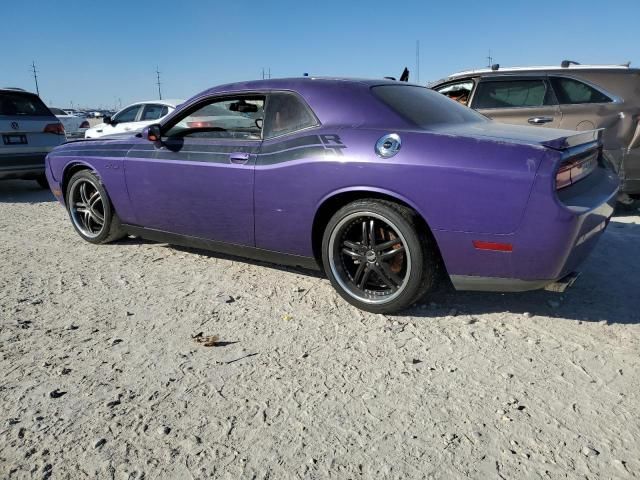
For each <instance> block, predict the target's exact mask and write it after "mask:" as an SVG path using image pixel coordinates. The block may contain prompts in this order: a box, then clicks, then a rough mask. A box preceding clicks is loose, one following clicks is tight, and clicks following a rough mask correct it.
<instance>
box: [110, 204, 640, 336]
mask: <svg viewBox="0 0 640 480" xmlns="http://www.w3.org/2000/svg"><path fill="white" fill-rule="evenodd" d="M616 218H618V215H616V217H614V218H613V220H612V222H611V224H610V226H609V228H608V230H607V232H606V233H605V234H604V236H603V238H602V239H601V240H600V242H599V244H598V245H597V246H596V248H595V250H594V252H593V253H592V255H591V256H590V257H589V258H588V259H587V261H586V263H585V264H584V265H583V268H582V269H581V275H580V277H579V278H578V280H577V281H576V283H575V284H574V285H573V287H571V288H570V289H568V290H567V291H566V292H564V293H555V292H548V291H544V290H536V291H531V292H521V293H493V292H456V291H455V290H454V289H453V287H451V286H450V285H447V284H444V285H443V286H441V287H440V288H438V289H437V290H435V291H433V292H431V293H430V294H429V295H428V296H427V297H426V298H424V299H422V300H421V301H419V302H418V303H417V304H416V305H415V306H413V307H412V308H409V309H407V310H405V311H403V312H400V313H399V314H397V316H400V317H408V316H413V317H425V318H428V317H435V316H446V315H472V316H473V315H482V314H487V313H504V314H509V313H513V314H529V315H531V316H536V315H540V316H546V317H555V318H558V320H562V319H565V320H572V321H583V322H601V321H606V322H607V323H610V324H613V323H618V324H637V323H640V293H639V292H640V280H639V279H638V272H637V270H638V267H639V266H640V261H639V260H638V259H640V224H637V223H623V222H622V221H619V222H618V221H616ZM119 243H155V242H150V241H147V240H143V239H138V238H127V239H125V240H122V241H121V242H119ZM167 248H171V249H174V250H178V251H181V252H186V253H189V254H193V255H201V256H205V257H209V258H220V259H226V260H230V261H238V262H243V263H246V264H249V265H256V266H259V267H265V268H271V269H274V270H279V271H286V272H292V273H298V274H301V275H306V276H310V277H315V278H324V277H325V275H324V274H323V273H322V272H319V271H313V270H307V269H303V268H297V267H289V266H282V265H274V264H271V263H266V262H262V261H256V260H250V259H245V258H241V257H235V256H231V255H226V254H221V253H216V252H210V251H207V250H200V249H195V248H188V247H181V246H175V245H168V244H167ZM445 283H446V282H445Z"/></svg>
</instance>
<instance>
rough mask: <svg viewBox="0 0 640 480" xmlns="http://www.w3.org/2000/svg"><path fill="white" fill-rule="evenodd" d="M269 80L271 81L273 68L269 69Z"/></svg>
mask: <svg viewBox="0 0 640 480" xmlns="http://www.w3.org/2000/svg"><path fill="white" fill-rule="evenodd" d="M269 80H271V67H269Z"/></svg>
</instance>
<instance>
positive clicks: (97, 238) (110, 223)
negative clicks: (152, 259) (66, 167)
mask: <svg viewBox="0 0 640 480" xmlns="http://www.w3.org/2000/svg"><path fill="white" fill-rule="evenodd" d="M66 203H67V210H68V212H69V217H70V218H71V223H72V224H73V227H74V228H75V229H76V232H78V234H79V235H80V236H81V237H82V238H83V239H85V240H86V241H87V242H91V243H108V242H112V241H114V240H118V239H119V238H122V237H124V236H125V233H124V232H123V230H122V228H121V226H120V219H119V218H118V215H117V214H116V212H115V210H114V209H113V206H112V205H111V200H109V196H108V195H107V191H106V190H105V188H104V186H103V185H102V183H101V182H100V180H99V179H98V177H97V176H96V175H95V174H94V173H92V172H90V171H88V170H82V171H80V172H77V173H75V174H74V175H73V176H72V177H71V180H69V184H68V187H67V194H66Z"/></svg>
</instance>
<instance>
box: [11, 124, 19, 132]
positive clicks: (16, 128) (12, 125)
mask: <svg viewBox="0 0 640 480" xmlns="http://www.w3.org/2000/svg"><path fill="white" fill-rule="evenodd" d="M11 128H13V129H14V130H18V128H20V125H18V122H11Z"/></svg>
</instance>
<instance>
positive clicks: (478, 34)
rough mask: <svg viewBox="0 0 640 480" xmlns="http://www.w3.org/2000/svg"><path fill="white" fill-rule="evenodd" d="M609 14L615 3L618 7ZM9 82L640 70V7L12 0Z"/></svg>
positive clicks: (560, 0)
mask: <svg viewBox="0 0 640 480" xmlns="http://www.w3.org/2000/svg"><path fill="white" fill-rule="evenodd" d="M609 6H610V8H608V7H609ZM1 17H2V22H1V23H2V27H1V28H0V45H2V61H1V62H2V63H1V65H2V67H1V68H0V85H1V86H17V87H22V88H26V89H29V90H35V87H34V83H33V77H32V75H31V73H30V71H29V68H30V64H31V61H32V60H35V62H36V65H37V68H38V70H39V83H40V92H41V96H42V98H43V99H44V100H45V102H46V103H47V104H50V105H51V106H60V107H68V106H69V105H70V104H71V102H72V101H73V103H74V106H77V105H81V106H86V107H89V106H92V107H96V108H97V107H100V106H104V107H113V106H114V105H115V104H119V102H122V104H123V105H126V104H127V103H130V102H133V101H138V100H146V99H151V98H157V87H156V85H155V69H156V66H158V67H159V68H160V71H161V79H162V83H163V85H162V90H163V97H165V98H188V97H190V96H192V95H193V94H195V93H197V92H198V91H201V90H203V89H205V88H207V87H210V86H213V85H217V84H220V83H226V82H232V81H239V80H248V79H256V78H261V76H262V68H263V67H265V68H268V67H270V68H271V74H272V76H273V77H286V76H299V75H301V74H302V73H303V72H309V73H310V74H312V75H339V76H352V77H353V76H357V77H382V76H386V75H393V76H399V75H400V72H401V71H402V69H403V68H404V66H405V65H406V66H408V67H409V69H410V70H411V71H412V76H411V79H412V80H413V81H415V80H416V75H415V63H416V62H415V46H416V40H419V41H420V82H421V83H426V82H427V81H431V80H436V79H438V78H441V77H443V76H445V75H447V74H449V73H452V72H455V71H459V70H464V69H467V68H472V67H481V66H484V65H486V63H487V59H486V57H487V55H488V52H489V49H491V54H492V56H493V57H494V62H497V63H500V64H501V65H503V66H507V65H509V66H511V65H540V64H559V63H560V61H561V60H563V59H565V58H567V59H572V60H577V61H580V62H582V63H622V62H626V61H631V62H632V65H635V66H640V48H638V35H637V32H638V31H639V27H640V0H618V1H608V2H605V1H594V0H555V1H547V0H538V1H535V2H534V1H517V0H510V1H502V0H500V1H498V0H496V1H488V0H487V1H482V2H481V1H467V0H456V1H450V2H433V3H432V2H428V1H426V0H423V1H395V2H391V1H368V2H355V1H352V2H349V1H348V0H343V1H333V0H324V1H316V2H304V1H297V2H295V1H289V0H282V1H278V0H269V1H265V0H260V1H257V0H254V1H249V0H234V1H232V2H219V1H207V2H205V1H195V0H194V1H187V0H183V1H182V2H179V1H175V0H174V1H165V0H156V1H153V0H148V1H131V0H129V1H120V0H107V1H95V0H82V1H75V0H67V1H62V2H54V1H51V0H46V1H45V0H42V1H33V0H22V1H21V2H13V1H11V2H3V5H2V13H1Z"/></svg>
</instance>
